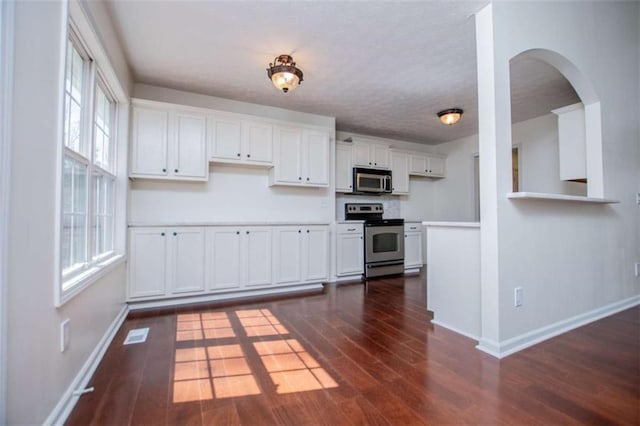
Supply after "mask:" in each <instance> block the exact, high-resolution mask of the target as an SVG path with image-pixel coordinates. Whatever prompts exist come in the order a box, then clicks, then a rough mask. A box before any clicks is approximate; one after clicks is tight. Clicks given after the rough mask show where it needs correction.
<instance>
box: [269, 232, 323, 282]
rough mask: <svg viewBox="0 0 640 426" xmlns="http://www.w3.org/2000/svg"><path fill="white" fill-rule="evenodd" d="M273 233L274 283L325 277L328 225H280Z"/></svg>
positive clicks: (315, 279)
mask: <svg viewBox="0 0 640 426" xmlns="http://www.w3.org/2000/svg"><path fill="white" fill-rule="evenodd" d="M274 232H275V236H274V245H273V254H274V283H275V284H276V285H278V284H280V285H282V284H291V283H297V282H320V281H325V280H326V279H327V278H328V277H329V256H328V254H329V228H328V227H327V226H324V225H317V226H283V227H278V228H276V230H275V231H274Z"/></svg>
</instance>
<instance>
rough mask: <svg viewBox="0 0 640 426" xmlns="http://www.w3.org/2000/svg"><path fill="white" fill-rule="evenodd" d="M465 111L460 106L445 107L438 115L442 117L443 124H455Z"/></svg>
mask: <svg viewBox="0 0 640 426" xmlns="http://www.w3.org/2000/svg"><path fill="white" fill-rule="evenodd" d="M463 112H464V111H462V110H461V109H460V108H450V109H445V110H444V111H440V112H439V113H438V117H439V118H440V122H441V123H442V124H446V125H447V126H453V125H454V124H456V123H457V122H458V121H459V120H460V117H462V113H463Z"/></svg>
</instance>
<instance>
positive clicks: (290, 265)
mask: <svg viewBox="0 0 640 426" xmlns="http://www.w3.org/2000/svg"><path fill="white" fill-rule="evenodd" d="M274 232H275V235H274V237H275V238H274V239H275V241H274V249H273V254H274V256H275V259H274V268H275V270H274V276H275V283H276V284H287V283H298V282H300V281H301V280H300V278H301V275H302V274H301V260H302V255H301V248H302V244H301V242H302V227H281V228H277V229H275V231H274Z"/></svg>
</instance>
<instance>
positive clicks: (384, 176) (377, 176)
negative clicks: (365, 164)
mask: <svg viewBox="0 0 640 426" xmlns="http://www.w3.org/2000/svg"><path fill="white" fill-rule="evenodd" d="M391 190H392V187H391V170H379V169H365V168H362V167H354V168H353V191H354V192H356V193H372V194H390V193H391Z"/></svg>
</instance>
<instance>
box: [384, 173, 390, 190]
mask: <svg viewBox="0 0 640 426" xmlns="http://www.w3.org/2000/svg"><path fill="white" fill-rule="evenodd" d="M384 186H385V188H384V189H385V191H391V176H385V177H384Z"/></svg>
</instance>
